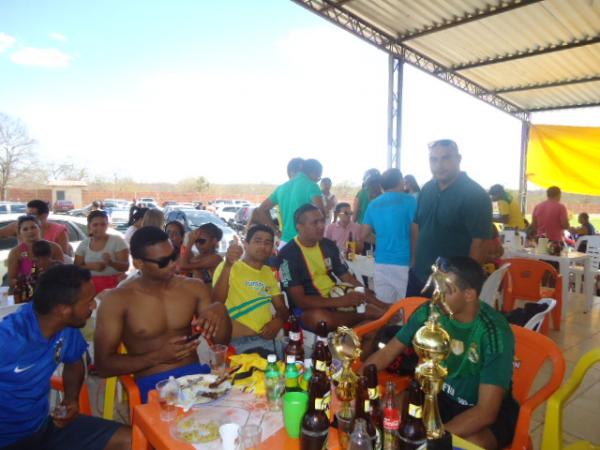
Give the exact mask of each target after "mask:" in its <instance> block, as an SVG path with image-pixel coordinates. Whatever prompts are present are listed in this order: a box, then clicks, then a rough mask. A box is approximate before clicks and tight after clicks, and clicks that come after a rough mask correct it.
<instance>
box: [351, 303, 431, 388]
mask: <svg viewBox="0 0 600 450" xmlns="http://www.w3.org/2000/svg"><path fill="white" fill-rule="evenodd" d="M428 301H429V299H428V298H426V297H407V298H405V299H403V300H399V301H398V302H397V303H394V304H393V305H392V306H390V308H389V309H388V310H387V311H386V312H385V314H384V315H383V316H381V317H380V318H379V319H377V320H374V321H372V322H369V323H366V324H364V325H359V326H357V327H355V328H354V332H355V333H356V334H357V336H358V337H361V336H364V335H365V334H367V333H370V332H372V331H377V330H380V329H381V328H383V327H384V326H386V325H387V324H388V322H389V321H390V320H392V319H393V318H394V316H395V315H396V314H398V313H399V312H400V313H402V314H403V323H406V322H407V321H408V319H409V318H410V316H412V315H413V313H414V312H415V310H416V309H417V308H418V307H419V306H421V305H422V304H423V303H425V302H428ZM387 381H393V382H394V383H395V384H396V390H397V391H398V392H402V391H404V390H406V389H407V388H408V385H409V384H410V381H411V377H409V376H402V377H401V376H398V375H393V374H391V373H388V372H386V371H385V370H382V371H381V372H379V384H380V385H385V383H386V382H387Z"/></svg>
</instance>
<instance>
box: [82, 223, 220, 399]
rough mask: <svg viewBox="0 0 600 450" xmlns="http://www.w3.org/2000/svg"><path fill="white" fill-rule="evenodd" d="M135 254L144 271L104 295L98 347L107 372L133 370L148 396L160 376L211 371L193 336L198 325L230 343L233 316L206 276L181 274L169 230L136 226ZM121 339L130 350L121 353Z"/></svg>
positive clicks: (213, 338) (144, 395) (102, 367)
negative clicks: (201, 359)
mask: <svg viewBox="0 0 600 450" xmlns="http://www.w3.org/2000/svg"><path fill="white" fill-rule="evenodd" d="M131 256H132V257H133V262H134V265H135V266H136V268H137V269H138V270H139V272H140V274H141V275H140V277H138V278H136V279H134V280H132V281H130V282H129V283H127V284H125V285H123V286H121V287H118V288H116V289H113V290H111V291H109V292H108V293H107V294H106V295H105V296H104V298H103V299H102V303H101V304H100V308H99V310H98V318H97V321H96V336H95V339H94V348H95V357H96V365H97V368H98V371H99V372H100V374H101V376H105V377H108V376H116V375H123V374H130V373H133V374H134V375H135V378H136V382H137V384H138V387H139V388H140V393H141V395H142V401H144V402H145V401H146V398H147V394H148V391H149V390H151V389H154V386H155V385H156V383H157V382H158V381H160V380H163V379H165V378H168V377H169V376H171V375H172V376H174V377H176V378H177V377H181V376H184V375H190V374H197V373H208V372H210V367H208V366H206V365H201V364H199V363H198V355H197V354H196V346H197V340H196V339H194V340H192V341H190V340H189V339H188V337H189V336H191V335H193V334H194V333H196V330H195V329H196V328H197V329H198V330H201V332H202V335H203V336H204V337H205V338H206V339H207V340H208V341H209V342H210V341H212V342H214V343H219V344H227V343H228V342H229V340H230V338H231V320H230V319H229V315H228V313H227V309H226V308H225V306H224V305H223V304H222V303H219V302H215V303H213V302H212V299H211V296H210V292H209V288H208V287H207V286H206V285H205V284H204V283H203V282H202V281H201V280H196V279H191V278H184V277H179V276H175V269H176V268H175V260H176V259H177V255H176V252H175V249H174V248H173V245H172V244H171V242H170V241H169V237H168V235H167V234H166V233H165V232H164V231H162V230H160V229H159V228H156V227H142V228H140V229H139V230H138V231H136V232H135V233H134V235H133V237H132V238H131ZM193 328H194V329H193ZM121 342H122V343H123V344H124V345H125V347H126V349H127V354H125V355H121V354H119V353H118V348H119V344H120V343H121Z"/></svg>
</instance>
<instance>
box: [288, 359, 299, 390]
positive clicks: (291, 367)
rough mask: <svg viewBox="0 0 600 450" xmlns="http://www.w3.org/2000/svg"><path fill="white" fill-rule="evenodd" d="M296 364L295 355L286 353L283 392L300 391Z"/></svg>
mask: <svg viewBox="0 0 600 450" xmlns="http://www.w3.org/2000/svg"><path fill="white" fill-rule="evenodd" d="M299 376H300V372H298V366H296V357H295V356H294V355H287V357H286V367H285V392H300V391H301V389H300V386H299V384H298V377H299Z"/></svg>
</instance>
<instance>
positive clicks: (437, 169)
mask: <svg viewBox="0 0 600 450" xmlns="http://www.w3.org/2000/svg"><path fill="white" fill-rule="evenodd" d="M460 161H461V156H460V154H459V153H458V147H457V145H456V143H455V142H454V141H451V140H449V139H443V140H439V141H435V142H433V143H431V144H429V166H430V168H431V173H432V174H433V179H432V180H431V181H429V182H427V183H426V184H425V185H424V186H423V189H422V190H421V193H420V194H419V199H418V202H417V212H416V215H415V224H416V225H417V227H418V233H417V236H418V237H417V244H416V261H415V267H414V270H415V274H416V276H417V278H418V279H419V281H420V282H421V284H424V283H425V281H426V280H427V278H428V277H429V275H430V273H431V265H432V264H433V263H434V262H435V260H436V259H437V258H438V257H439V256H442V257H446V258H450V257H453V256H470V257H471V258H473V259H475V260H476V261H478V262H480V263H484V262H485V257H486V252H485V248H484V247H485V246H484V241H485V240H486V239H491V238H492V202H491V201H490V197H489V196H488V194H487V192H486V191H485V190H484V189H483V188H482V187H481V186H479V184H477V183H476V182H475V181H473V180H471V179H470V178H469V177H468V176H467V174H466V173H465V172H461V170H460ZM419 290H420V289H418V287H417V288H416V289H411V290H410V292H411V293H415V292H416V291H419Z"/></svg>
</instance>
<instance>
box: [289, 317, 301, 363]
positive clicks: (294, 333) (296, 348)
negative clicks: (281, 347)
mask: <svg viewBox="0 0 600 450" xmlns="http://www.w3.org/2000/svg"><path fill="white" fill-rule="evenodd" d="M289 320H290V331H289V333H288V343H287V345H286V347H285V352H284V353H285V354H286V355H293V356H294V357H295V358H296V361H304V347H303V346H302V331H301V330H300V324H299V323H298V320H297V319H296V316H294V315H293V314H290V318H289Z"/></svg>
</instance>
